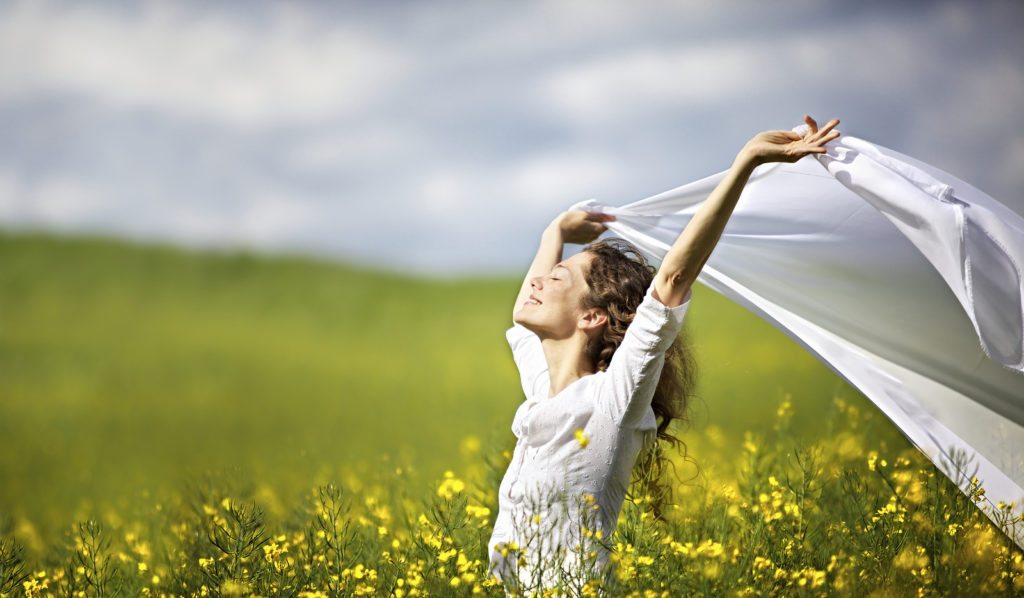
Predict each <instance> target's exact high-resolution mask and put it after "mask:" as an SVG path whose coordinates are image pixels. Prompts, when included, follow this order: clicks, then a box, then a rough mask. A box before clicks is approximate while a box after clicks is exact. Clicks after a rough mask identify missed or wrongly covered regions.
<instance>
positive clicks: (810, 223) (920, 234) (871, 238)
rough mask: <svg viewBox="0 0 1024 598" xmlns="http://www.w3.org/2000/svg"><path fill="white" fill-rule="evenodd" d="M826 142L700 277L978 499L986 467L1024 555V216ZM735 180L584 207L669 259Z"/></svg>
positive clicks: (756, 182)
mask: <svg viewBox="0 0 1024 598" xmlns="http://www.w3.org/2000/svg"><path fill="white" fill-rule="evenodd" d="M794 130H795V131H797V132H800V133H804V132H805V131H806V130H807V129H806V125H801V126H800V127H796V128H795V129H794ZM826 149H827V153H826V154H818V155H814V156H813V157H812V156H807V157H805V158H803V159H801V160H799V161H797V162H796V163H794V164H786V163H772V164H766V165H762V166H760V167H758V168H757V169H756V170H755V171H754V173H753V175H752V176H751V178H750V180H749V182H748V183H747V186H746V187H745V188H744V190H743V194H742V196H741V198H740V200H739V202H738V203H737V205H736V207H735V209H734V211H733V214H732V216H731V217H730V219H729V222H728V223H727V225H726V227H725V229H724V232H723V234H722V237H721V239H720V240H719V242H718V244H717V245H716V247H715V249H714V251H713V252H712V254H711V257H710V258H709V259H708V261H707V263H706V264H705V265H704V268H703V270H702V271H701V273H700V274H699V276H698V280H699V281H700V282H702V283H704V284H705V285H706V286H708V287H710V288H712V289H714V290H715V291H717V292H719V293H721V294H722V295H725V296H726V297H729V298H730V299H732V300H733V301H736V302H737V303H739V304H740V305H742V306H744V307H746V308H747V309H749V310H750V311H752V312H754V313H755V314H757V315H759V316H760V317H762V318H764V319H765V320H767V321H769V322H771V323H772V324H773V325H774V326H775V327H777V328H778V329H780V330H782V331H783V332H784V333H786V334H787V335H788V336H790V337H791V338H793V339H794V340H795V341H797V342H798V343H800V344H801V346H803V347H804V348H806V349H807V350H808V351H809V352H810V353H811V354H813V355H815V356H816V357H817V358H818V359H820V360H821V361H822V362H824V363H825V364H826V365H828V366H829V367H830V368H831V369H832V370H834V371H835V372H836V373H837V374H839V375H840V376H842V377H843V378H844V379H845V380H847V381H848V382H849V383H850V384H851V385H852V386H854V387H855V388H857V389H858V390H860V391H861V392H862V393H863V394H864V395H865V396H867V397H868V398H869V399H870V400H872V401H873V402H874V403H875V404H876V405H878V407H879V408H880V409H881V410H882V411H883V412H884V413H885V414H886V415H887V416H888V417H889V418H890V419H891V420H892V421H893V422H894V423H895V424H896V425H897V426H898V427H899V428H900V430H901V431H902V432H903V433H904V434H905V435H906V436H907V437H908V438H909V439H910V440H911V441H912V442H913V444H914V445H915V446H916V447H917V448H919V449H920V450H921V451H922V452H924V453H925V454H926V455H928V457H929V458H930V459H931V460H932V461H933V462H934V463H935V464H936V466H938V467H939V469H940V470H942V471H943V472H944V473H945V474H946V475H947V476H948V477H949V478H950V479H951V480H953V481H954V482H955V483H956V484H957V486H958V487H960V489H961V490H963V491H964V492H965V493H967V492H968V491H969V489H970V485H971V477H972V476H977V478H978V480H979V481H980V483H981V485H982V487H984V488H985V491H986V493H985V499H984V500H983V501H981V502H980V503H979V506H980V507H982V509H983V510H984V511H985V512H986V514H987V515H988V516H989V518H990V519H992V520H993V521H994V522H996V523H997V524H1000V526H1001V528H1002V529H1003V531H1004V532H1005V533H1007V535H1009V536H1010V537H1011V538H1013V540H1014V541H1015V542H1016V543H1017V544H1018V545H1019V546H1021V547H1022V548H1024V525H1021V524H1019V523H1018V524H1017V525H1016V526H1008V525H1005V524H1003V522H1004V521H1005V518H1003V517H1002V516H1001V515H1000V513H999V511H998V510H997V508H996V505H997V503H998V502H999V501H1003V502H1004V503H1011V502H1013V503H1014V507H1013V508H1012V512H1013V514H1020V513H1021V512H1022V511H1024V504H1022V503H1024V455H1022V448H1024V309H1022V308H1024V303H1022V299H1021V297H1022V287H1021V284H1022V273H1021V265H1022V264H1024V218H1022V217H1021V216H1020V215H1018V214H1017V213H1015V212H1014V211H1012V210H1010V209H1009V208H1007V207H1006V206H1005V205H1003V204H1001V203H999V202H998V201H996V200H995V199H993V198H992V197H989V196H988V195H986V194H985V193H983V192H982V191H979V190H978V189H976V188H974V187H972V186H971V185H969V184H967V183H966V182H964V181H962V180H960V179H958V178H956V177H954V176H952V175H950V174H948V173H946V172H943V171H942V170H939V169H938V168H935V167H933V166H929V165H928V164H924V163H922V162H920V161H918V160H915V159H913V158H911V157H909V156H905V155H903V154H900V153H898V152H895V151H893V150H890V149H888V148H885V147H882V146H880V145H877V144H873V143H869V142H867V141H865V140H863V139H857V138H855V137H851V136H849V135H846V134H845V133H844V135H843V136H842V137H840V138H838V139H836V140H835V141H832V142H829V143H828V145H827V146H826ZM724 175H725V172H721V173H718V174H715V175H712V176H709V177H707V178H704V179H701V180H698V181H695V182H692V183H689V184H686V185H682V186H680V187H676V188H675V189H670V190H668V191H665V192H664V193H660V194H658V195H654V196H652V197H649V198H646V199H642V200H640V201H637V202H634V203H630V204H628V205H625V206H621V207H615V206H608V205H604V204H602V203H600V202H598V201H596V200H593V199H590V200H586V201H582V202H577V203H576V204H574V205H573V206H571V207H570V208H569V209H572V210H575V209H585V210H590V211H598V212H606V213H610V214H615V215H616V217H617V218H616V220H615V221H612V222H607V223H606V225H607V227H608V229H609V230H611V231H612V232H613V233H614V234H616V235H618V236H620V237H623V238H625V239H627V240H629V241H632V242H633V243H635V244H636V245H637V246H638V247H639V248H640V249H641V250H642V251H643V252H644V253H645V254H647V255H648V257H650V258H652V259H653V260H654V261H655V262H660V261H661V260H662V259H663V258H664V256H665V253H666V252H667V251H668V249H669V247H670V246H671V244H672V242H673V241H674V240H675V239H676V237H677V236H678V235H679V233H680V232H681V231H682V230H683V228H685V226H686V224H687V223H688V222H689V221H690V218H691V217H692V216H693V215H694V213H695V212H696V211H697V209H699V207H700V204H701V202H702V201H703V200H704V199H706V198H707V196H708V195H709V194H710V193H711V191H712V190H713V189H714V188H715V187H716V186H717V185H718V183H719V181H721V180H722V178H723V176H724ZM951 451H953V452H952V453H951ZM957 454H959V455H960V456H961V457H966V459H967V463H966V464H965V463H964V462H963V459H962V458H960V459H957V458H955V457H956V455H957ZM951 455H953V457H954V458H951ZM1004 513H1005V511H1004Z"/></svg>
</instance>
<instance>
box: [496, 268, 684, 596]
mask: <svg viewBox="0 0 1024 598" xmlns="http://www.w3.org/2000/svg"><path fill="white" fill-rule="evenodd" d="M653 291H654V284H653V283H652V284H651V285H650V286H649V287H648V288H647V292H646V294H645V296H644V299H643V301H642V302H641V303H640V305H639V306H638V307H637V311H636V314H635V316H634V318H633V321H632V322H630V324H629V326H628V327H627V328H626V333H625V336H624V337H623V339H622V343H621V344H620V345H619V347H618V348H617V349H616V350H615V353H614V354H613V355H612V359H611V361H610V362H609V364H608V368H607V369H606V370H604V371H603V372H595V373H593V374H590V375H587V376H583V377H582V378H579V379H578V380H576V381H574V382H572V383H571V384H570V385H569V386H567V387H565V388H564V389H563V390H562V391H561V392H559V393H558V394H556V395H555V396H553V397H549V396H548V395H549V393H550V390H551V388H550V381H549V379H548V365H547V359H546V357H545V355H544V350H543V348H542V346H541V340H540V338H539V337H538V336H537V335H536V334H534V333H533V332H531V331H530V330H529V329H527V328H526V327H524V326H522V325H521V324H514V325H513V326H512V327H511V328H509V329H508V331H507V332H506V337H507V339H508V342H509V346H510V347H511V348H512V357H513V359H514V360H515V363H516V366H517V367H518V368H519V373H520V376H521V378H522V383H523V393H524V394H525V396H526V400H525V401H523V403H521V404H520V406H519V409H518V410H517V411H516V414H515V418H514V419H513V422H512V432H513V433H514V434H515V435H516V437H517V438H518V441H517V443H516V447H515V450H514V451H513V454H512V461H511V462H510V463H509V466H508V469H507V470H506V472H505V476H504V478H503V480H502V482H501V487H500V489H499V493H498V494H499V496H498V503H499V510H498V517H497V520H496V522H495V525H494V531H493V533H492V534H491V539H490V541H489V543H488V546H489V547H490V554H491V565H492V566H493V567H494V568H495V571H496V573H495V576H496V577H498V578H499V579H501V578H507V577H510V576H509V571H510V567H511V557H509V558H508V559H504V558H503V557H502V555H501V554H500V550H499V548H498V547H497V544H498V543H499V542H510V541H514V542H516V543H517V544H518V545H519V546H524V547H526V549H527V557H526V558H527V565H526V566H525V567H519V568H518V569H519V570H518V575H519V578H520V579H521V580H522V583H524V584H527V585H528V584H529V583H530V581H529V580H530V579H531V578H532V576H533V571H534V570H535V568H536V567H535V565H536V563H537V561H534V556H535V555H541V554H542V555H553V554H554V552H553V551H554V549H555V547H557V546H562V547H565V548H566V549H567V550H573V549H574V548H575V546H576V545H578V544H580V537H581V535H580V533H579V530H578V526H579V525H580V524H581V523H582V524H584V525H586V524H588V523H589V524H590V525H588V527H589V529H591V530H596V529H600V530H601V531H602V533H603V534H604V538H606V539H607V538H610V537H611V535H612V533H613V531H614V529H615V524H616V523H617V521H618V517H619V510H620V509H621V507H622V502H623V500H624V498H625V493H626V490H627V488H628V487H629V482H630V475H631V472H632V470H633V466H634V464H635V462H636V460H637V457H638V455H639V454H640V452H641V450H642V449H644V448H645V447H647V446H649V445H650V443H652V442H653V441H654V440H655V439H656V430H657V423H656V420H655V417H654V410H653V408H652V407H651V400H652V399H653V397H654V391H655V389H656V387H657V383H658V379H659V377H660V375H661V371H662V368H663V366H664V364H665V351H667V350H668V348H669V346H671V344H672V342H673V341H674V340H675V338H676V337H677V336H679V332H680V330H681V329H682V326H683V320H684V317H685V315H686V311H687V309H688V308H689V306H690V299H691V298H692V296H693V293H692V292H689V293H687V296H686V297H685V298H684V300H683V303H681V304H680V305H678V306H675V307H668V306H666V305H665V304H663V303H662V302H661V301H659V300H658V299H657V298H656V297H655V296H654V294H653ZM576 430H583V435H584V436H585V437H586V439H587V442H586V446H581V444H580V442H579V441H578V440H577V437H576ZM552 492H565V493H566V495H567V498H568V502H567V504H569V505H571V506H573V507H576V506H577V505H576V503H575V502H573V499H574V498H578V497H583V496H584V495H587V494H589V495H591V496H593V498H594V500H595V503H594V504H596V505H597V509H596V510H595V511H593V513H595V515H596V516H595V517H593V518H592V519H584V518H581V517H580V513H579V512H578V511H577V510H576V509H575V508H571V509H569V510H566V509H565V508H564V506H565V505H564V504H562V505H561V506H559V504H558V503H557V502H555V504H554V505H552V506H549V505H546V504H545V502H544V501H545V500H551V498H552V494H550V493H552ZM553 502H554V501H553ZM583 504H585V503H583ZM537 512H540V513H541V522H540V524H538V525H535V526H533V527H531V524H532V522H531V517H532V516H533V515H534V514H535V513H537ZM531 529H534V530H539V533H537V537H540V538H542V540H541V542H542V543H539V542H537V541H536V540H535V539H532V538H531V534H530V533H529V530H531ZM587 550H594V551H596V552H597V553H598V557H597V563H596V568H597V570H601V569H603V568H604V567H606V566H607V564H608V555H607V553H606V551H605V550H604V549H603V548H602V547H601V546H600V545H587V548H585V549H584V552H586V551H587ZM538 551H542V552H538ZM541 558H544V557H541ZM567 558H568V559H570V560H569V561H568V562H573V561H572V560H571V559H572V558H573V557H572V556H571V555H568V556H567ZM577 558H578V557H577ZM538 560H539V559H538ZM543 569H544V578H543V584H544V586H545V587H553V586H554V584H555V582H556V573H557V571H556V569H555V568H554V567H550V566H549V567H544V568H543ZM513 575H514V574H513Z"/></svg>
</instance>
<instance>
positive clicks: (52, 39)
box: [0, 0, 1024, 277]
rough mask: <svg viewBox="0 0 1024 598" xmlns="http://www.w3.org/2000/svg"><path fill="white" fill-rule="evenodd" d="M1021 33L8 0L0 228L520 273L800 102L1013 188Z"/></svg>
mask: <svg viewBox="0 0 1024 598" xmlns="http://www.w3.org/2000/svg"><path fill="white" fill-rule="evenodd" d="M1022 25H1024V4H1021V3H1020V2H992V3H989V2H977V3H966V2H948V3H942V2H934V3H916V2H889V3H878V4H874V3H867V2H865V3H851V2H820V1H813V2H812V1H808V2H771V3H766V2H749V3H743V2H729V3H725V2H643V3H626V2H621V3H614V2H593V1H563V2H507V3H498V2H461V3H449V2H443V1H430V2H398V1H396V2H364V3H352V2H297V1H290V2H257V1H249V0H247V1H244V2H222V3H216V4H214V3H210V2H200V1H196V2H188V1H176V2H51V1H40V0H32V1H26V2H19V1H6V2H3V3H0V228H3V229H42V230H48V231H58V232H62V233H64V232H66V233H89V234H105V235H112V236H117V237H121V238H129V239H137V240H142V241H154V242H160V243H174V244H178V245H182V246H187V247H198V248H224V247H227V248H242V249H246V250H253V251H258V252H269V253H282V252H284V253H301V254H307V255H313V256H317V257H326V258H330V259H337V260H341V261H345V262H349V263H357V264H361V265H367V266H371V267H377V268H383V269H387V270H392V271H398V272H405V273H411V274H417V275H420V276H427V277H453V276H476V275H488V276H503V275H513V274H520V275H521V274H522V273H523V272H525V270H526V269H527V267H528V266H529V263H530V260H531V259H532V256H533V253H534V251H535V250H536V247H537V244H538V242H539V240H540V234H541V232H542V230H543V229H544V227H545V226H546V225H547V224H548V223H549V222H550V221H551V220H552V219H553V218H555V217H556V216H557V215H558V214H559V213H560V212H561V211H563V210H564V209H566V208H568V207H569V206H570V205H572V204H573V203H576V202H577V201H580V200H583V199H588V198H595V199H597V200H599V201H601V202H603V203H607V204H611V205H622V204H626V203H630V202H633V201H636V200H639V199H642V198H645V197H649V196H651V195H655V194H657V193H660V192H662V191H665V190H667V189H670V188H673V187H676V186H679V185H682V184H684V183H687V182H690V181H693V180H696V179H699V178H703V177H705V176H707V175H710V174H714V173H716V172H719V171H722V170H725V169H726V168H728V167H729V165H730V164H731V163H732V161H733V158H734V157H735V155H736V153H737V152H738V151H739V149H740V148H741V147H742V146H743V144H744V143H745V142H746V141H747V140H748V139H749V138H750V137H752V136H753V135H754V134H756V133H757V132H758V131H762V130H766V129H789V128H792V127H794V126H796V125H798V124H800V123H801V117H802V115H803V114H805V113H809V114H811V115H812V116H814V117H815V118H817V119H818V121H819V122H820V123H824V122H825V121H827V120H829V119H830V118H832V117H838V118H840V119H841V120H842V124H841V125H840V126H839V127H838V128H839V130H840V131H842V132H843V133H844V134H847V135H854V136H857V137H861V138H863V139H867V140H869V141H872V142H875V143H877V144H880V145H883V146H886V147H889V148H892V149H895V150H897V151H900V152H902V153H905V154H908V155H910V156H913V157H915V158H917V159H919V160H922V161H924V162H927V163H929V164H932V165H934V166H937V167H939V168H942V169H943V170H946V171H948V172H950V173H951V174H954V175H956V176H958V177H959V178H961V179H964V180H966V181H968V182H970V183H971V184H973V185H974V186H975V187H978V188H979V189H981V190H982V191H985V192H986V193H988V194H990V195H992V196H993V197H995V198H996V199H1000V198H1010V197H1013V198H1014V200H1015V201H1016V198H1017V196H1018V194H1019V193H1020V189H1021V188H1022V187H1024V112H1022V110H1021V106H1024V41H1022V40H1024V36H1021V35H1020V31H1021V28H1022ZM1018 205H1020V204H1018ZM1015 209H1019V208H1015ZM577 250H578V249H577ZM572 251H573V249H572V248H567V253H566V255H569V254H571V253H572Z"/></svg>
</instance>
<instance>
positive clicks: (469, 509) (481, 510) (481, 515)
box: [466, 505, 491, 519]
mask: <svg viewBox="0 0 1024 598" xmlns="http://www.w3.org/2000/svg"><path fill="white" fill-rule="evenodd" d="M466 513H467V514H468V515H469V516H471V517H476V518H478V519H487V517H488V516H490V514H491V510H490V509H488V508H487V507H478V506H476V505H466Z"/></svg>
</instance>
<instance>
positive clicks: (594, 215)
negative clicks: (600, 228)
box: [586, 212, 615, 222]
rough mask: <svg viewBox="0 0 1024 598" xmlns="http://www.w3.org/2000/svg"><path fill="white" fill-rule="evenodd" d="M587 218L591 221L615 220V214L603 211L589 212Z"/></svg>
mask: <svg viewBox="0 0 1024 598" xmlns="http://www.w3.org/2000/svg"><path fill="white" fill-rule="evenodd" d="M586 219H587V220H590V221H591V222H609V221H612V220H615V215H614V214H605V213H603V212H587V213H586Z"/></svg>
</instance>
